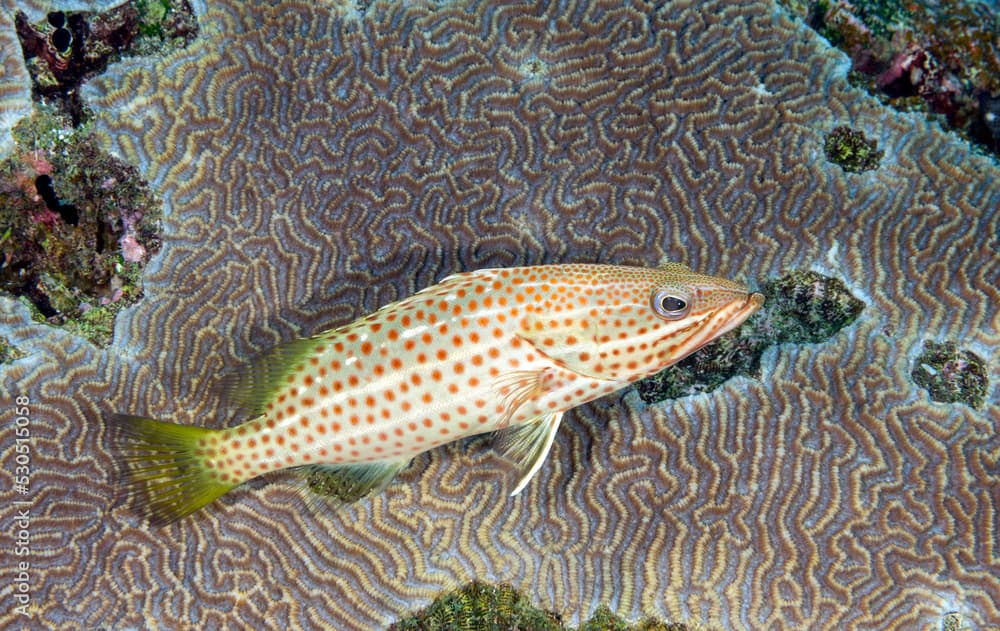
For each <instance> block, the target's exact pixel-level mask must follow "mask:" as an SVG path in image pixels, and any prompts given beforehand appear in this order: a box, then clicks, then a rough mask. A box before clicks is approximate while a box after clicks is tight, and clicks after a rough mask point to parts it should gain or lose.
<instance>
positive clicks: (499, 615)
mask: <svg viewBox="0 0 1000 631" xmlns="http://www.w3.org/2000/svg"><path fill="white" fill-rule="evenodd" d="M693 629H694V627H690V626H687V625H684V624H678V623H673V624H669V623H664V622H661V621H658V620H655V619H652V618H650V619H647V620H643V621H642V622H639V623H636V624H629V623H628V622H626V621H625V620H623V619H622V618H619V617H618V616H615V615H614V614H613V613H611V610H610V609H608V608H607V607H603V606H602V607H600V608H598V609H597V611H595V612H594V616H593V617H592V618H591V619H590V620H588V621H587V622H585V623H583V624H582V625H580V627H579V628H578V631H689V630H691V631H693ZM389 631H574V628H573V627H567V626H565V625H563V624H562V623H561V622H560V620H559V616H557V615H556V614H554V613H551V612H547V611H543V610H541V609H538V608H537V607H533V606H532V605H531V604H529V603H528V602H527V599H526V598H525V597H524V596H523V595H522V594H520V593H519V592H518V591H517V590H515V589H514V588H513V587H511V586H509V585H490V584H488V583H481V582H473V583H469V584H468V585H466V586H465V587H462V588H460V589H457V590H455V591H453V592H449V593H447V594H443V595H441V596H439V597H438V598H437V599H436V600H435V601H434V602H433V603H432V604H431V605H430V606H429V607H427V608H426V609H424V610H422V611H420V612H418V613H416V614H415V615H413V616H412V617H410V618H406V619H404V620H400V621H398V622H396V623H395V624H393V625H392V626H391V627H389Z"/></svg>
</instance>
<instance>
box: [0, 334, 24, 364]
mask: <svg viewBox="0 0 1000 631" xmlns="http://www.w3.org/2000/svg"><path fill="white" fill-rule="evenodd" d="M24 355H25V353H24V351H22V350H21V349H19V348H18V347H16V346H14V345H13V344H11V343H10V340H8V339H7V338H6V337H4V336H2V335H0V364H9V363H11V362H13V361H17V360H19V359H21V358H22V357H24Z"/></svg>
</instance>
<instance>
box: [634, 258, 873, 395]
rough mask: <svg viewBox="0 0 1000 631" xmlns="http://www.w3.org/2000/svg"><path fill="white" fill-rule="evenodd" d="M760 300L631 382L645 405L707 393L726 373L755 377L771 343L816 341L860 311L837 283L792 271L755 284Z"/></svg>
mask: <svg viewBox="0 0 1000 631" xmlns="http://www.w3.org/2000/svg"><path fill="white" fill-rule="evenodd" d="M760 292H761V293H763V294H764V297H765V302H764V306H763V307H761V309H760V311H758V312H757V313H755V314H753V315H752V316H750V318H748V319H747V321H746V322H744V323H743V324H742V325H740V326H739V327H737V328H736V329H735V330H733V331H730V332H729V333H727V334H726V335H723V336H722V337H720V338H719V339H717V340H715V341H714V342H712V343H711V344H709V345H707V346H705V347H704V348H702V349H700V350H698V351H697V352H695V353H692V354H691V355H690V356H688V357H686V358H684V359H682V360H681V361H680V362H678V363H676V364H674V365H673V366H671V367H670V368H667V369H666V370H663V371H660V372H658V373H657V374H655V375H652V376H650V377H647V378H646V379H643V380H642V381H639V382H638V383H637V384H636V389H637V390H638V392H639V396H640V397H641V398H642V400H643V401H645V402H646V403H655V402H658V401H664V400H666V399H677V398H680V397H684V396H689V395H693V394H698V393H700V392H711V391H712V390H715V389H716V388H718V387H719V386H720V385H722V384H723V383H725V382H726V381H727V380H729V379H730V378H732V377H735V376H737V375H746V376H748V377H754V378H756V377H759V376H760V357H761V355H762V354H763V353H764V351H765V350H766V349H767V347H769V346H772V345H774V344H789V343H791V344H817V343H819V342H823V341H825V340H827V339H829V338H831V337H833V336H834V335H836V334H837V332H838V331H840V330H841V329H843V328H845V327H847V326H849V325H850V324H852V323H853V322H854V321H855V320H857V318H858V316H859V315H860V314H861V311H862V310H863V309H864V303H863V302H862V301H860V300H858V299H857V298H855V297H854V296H853V295H852V294H851V292H850V290H848V288H847V286H846V285H845V284H844V283H843V281H841V280H839V279H837V278H832V277H829V276H824V275H822V274H819V273H817V272H813V271H810V270H796V271H793V272H790V273H788V274H786V275H784V276H782V277H780V278H772V279H766V280H764V281H762V282H761V287H760Z"/></svg>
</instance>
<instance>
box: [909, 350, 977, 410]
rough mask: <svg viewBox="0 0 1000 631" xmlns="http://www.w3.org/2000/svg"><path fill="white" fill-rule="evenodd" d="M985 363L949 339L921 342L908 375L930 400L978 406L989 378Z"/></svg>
mask: <svg viewBox="0 0 1000 631" xmlns="http://www.w3.org/2000/svg"><path fill="white" fill-rule="evenodd" d="M987 374H988V370H987V367H986V362H984V361H983V359H982V358H981V357H979V356H978V355H976V354H975V353H973V352H972V351H969V350H965V349H961V348H959V347H958V344H956V343H955V342H952V341H945V342H933V341H930V340H927V341H925V342H924V350H923V352H921V353H920V355H918V356H917V359H916V361H915V362H914V366H913V371H912V372H911V373H910V376H911V377H912V378H913V381H914V383H916V384H917V385H918V386H920V387H921V388H923V389H924V390H926V391H927V392H928V393H929V394H930V396H931V400H932V401H937V402H938V403H964V404H965V405H968V406H969V407H972V408H975V409H980V408H982V407H983V403H985V401H986V393H987V391H988V390H989V378H988V377H987Z"/></svg>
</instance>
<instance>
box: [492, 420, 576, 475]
mask: <svg viewBox="0 0 1000 631" xmlns="http://www.w3.org/2000/svg"><path fill="white" fill-rule="evenodd" d="M562 416H563V413H562V412H556V413H554V414H547V415H545V416H543V417H541V418H539V419H538V420H537V421H535V422H534V423H530V424H528V425H520V426H518V427H513V428H511V429H508V430H505V431H504V432H503V433H502V434H501V437H500V440H501V449H502V450H503V451H504V452H505V454H506V455H507V456H508V457H510V458H511V459H513V460H516V461H517V462H518V464H520V465H521V467H522V469H523V470H524V473H522V474H521V479H520V480H518V482H517V486H515V487H514V490H513V491H511V495H517V494H518V493H520V492H521V490H522V489H524V487H525V486H526V485H527V484H528V481H529V480H531V478H532V477H534V475H535V473H536V472H537V471H538V469H539V468H540V467H541V466H542V463H543V462H545V457H546V456H548V454H549V448H551V447H552V440H553V439H554V438H555V436H556V430H557V429H559V421H561V420H562Z"/></svg>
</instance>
